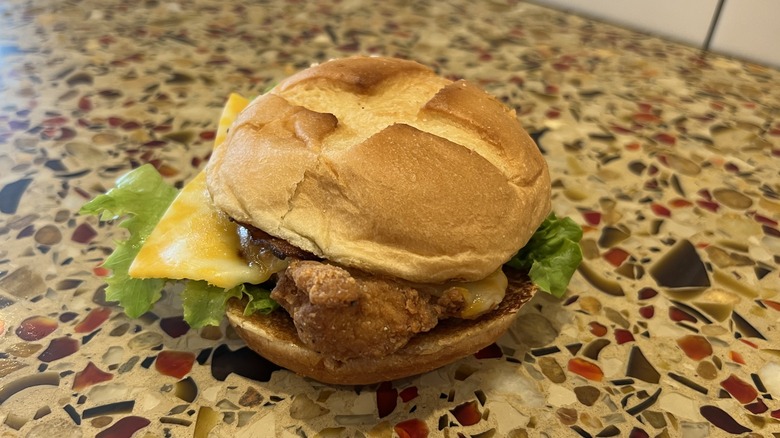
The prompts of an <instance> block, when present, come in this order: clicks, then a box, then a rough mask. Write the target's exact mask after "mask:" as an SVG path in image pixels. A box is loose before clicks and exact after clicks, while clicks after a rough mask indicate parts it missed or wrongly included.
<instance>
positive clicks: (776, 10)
mask: <svg viewBox="0 0 780 438" xmlns="http://www.w3.org/2000/svg"><path fill="white" fill-rule="evenodd" d="M710 50H712V51H714V52H720V53H725V54H727V55H731V56H734V57H737V58H744V59H748V60H751V61H755V62H759V63H762V64H769V65H772V66H775V67H780V1H777V0H726V3H725V4H724V6H723V11H722V12H721V15H720V19H719V20H718V25H717V27H716V28H715V34H714V35H713V37H712V42H711V44H710Z"/></svg>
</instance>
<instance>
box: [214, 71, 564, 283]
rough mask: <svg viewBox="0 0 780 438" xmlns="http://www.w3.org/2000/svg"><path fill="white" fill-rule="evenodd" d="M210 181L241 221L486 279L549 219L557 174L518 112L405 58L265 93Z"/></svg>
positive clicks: (386, 260)
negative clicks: (552, 177)
mask: <svg viewBox="0 0 780 438" xmlns="http://www.w3.org/2000/svg"><path fill="white" fill-rule="evenodd" d="M207 181H208V188H209V191H210V193H211V196H212V198H213V201H214V203H215V204H216V206H217V207H218V208H220V209H221V210H223V211H225V212H226V214H228V215H229V216H231V217H233V218H234V219H236V220H238V221H240V222H244V223H248V224H251V225H253V226H255V227H257V228H260V229H262V230H263V231H265V232H267V233H269V234H271V235H274V236H276V237H279V238H282V239H284V240H287V241H288V242H290V243H291V244H293V245H295V246H297V247H300V248H302V249H304V250H306V251H309V252H312V253H314V254H316V255H318V256H320V257H323V258H326V259H329V260H331V261H333V262H335V263H338V264H341V265H344V266H349V267H354V268H358V269H361V270H364V271H367V272H372V273H377V274H382V275H389V276H393V277H399V278H403V279H406V280H409V281H417V282H441V281H445V280H448V279H463V280H478V279H481V278H484V277H485V276H487V275H488V274H489V273H491V272H493V271H494V270H495V269H497V268H498V267H499V266H500V265H501V264H503V263H504V262H506V261H507V260H509V259H510V258H511V257H512V256H513V255H514V254H515V253H516V252H517V250H518V249H519V248H521V247H522V246H523V245H525V243H526V242H527V241H528V239H529V238H530V236H531V235H532V234H533V232H534V231H535V230H536V228H537V227H538V226H539V224H540V223H541V222H542V220H543V219H544V218H545V217H546V216H547V214H548V212H549V210H550V177H549V173H548V170H547V165H546V163H545V161H544V159H543V157H542V155H541V153H540V152H539V150H538V148H537V147H536V145H535V144H534V142H533V140H531V138H530V137H529V136H528V134H527V133H526V132H525V131H523V129H522V127H521V126H520V124H519V122H518V121H517V119H516V117H515V113H514V111H510V110H509V109H508V108H506V107H505V106H504V105H503V104H502V103H500V102H499V101H498V100H496V99H495V98H493V97H491V96H490V95H488V94H487V93H485V92H484V91H482V90H480V89H479V88H477V87H476V86H474V85H471V84H469V83H467V82H464V81H457V82H452V81H450V80H448V79H445V78H442V77H439V76H437V75H436V74H435V73H434V72H433V71H432V70H430V69H428V68H427V67H424V66H422V65H420V64H418V63H415V62H412V61H405V60H400V59H393V58H375V57H353V58H345V59H339V60H333V61H329V62H325V63H323V64H320V65H318V66H315V67H312V68H309V69H307V70H304V71H302V72H300V73H298V74H296V75H293V76H291V77H290V78H288V79H286V80H285V81H283V82H281V83H280V84H278V85H277V86H276V87H275V88H274V89H273V90H272V91H271V92H269V93H267V94H265V95H262V96H260V97H258V98H257V99H255V100H254V101H253V102H252V103H251V104H250V105H249V106H248V107H247V108H246V109H245V110H244V111H243V112H242V113H241V115H240V116H239V118H238V119H237V120H236V122H235V123H234V124H233V126H232V127H231V130H230V134H229V136H228V138H227V140H226V141H225V143H224V144H223V145H222V146H221V147H218V148H217V149H216V150H215V151H214V154H213V155H212V157H211V159H210V161H209V164H208V167H207Z"/></svg>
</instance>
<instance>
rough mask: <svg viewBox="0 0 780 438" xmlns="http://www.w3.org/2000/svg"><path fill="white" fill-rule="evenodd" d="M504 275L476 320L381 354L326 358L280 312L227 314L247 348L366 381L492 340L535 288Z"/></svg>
mask: <svg viewBox="0 0 780 438" xmlns="http://www.w3.org/2000/svg"><path fill="white" fill-rule="evenodd" d="M507 277H508V278H509V288H508V289H507V293H506V297H505V298H504V300H503V301H502V302H501V304H499V306H498V307H497V308H496V309H495V310H493V311H492V312H489V313H487V314H485V315H483V316H482V317H480V318H477V319H474V320H465V319H456V318H451V319H447V320H444V321H440V322H439V324H438V325H437V326H436V327H434V328H433V330H431V331H429V332H426V333H421V334H418V335H416V336H415V337H413V338H412V339H411V340H410V341H409V343H408V344H406V345H405V346H404V347H402V348H401V349H400V350H397V351H396V352H394V353H393V354H391V355H389V356H385V357H381V358H356V359H349V360H346V361H334V360H332V359H326V358H325V357H323V356H321V355H320V354H318V353H317V352H315V351H313V350H311V349H309V348H308V347H306V345H304V344H303V342H301V340H300V339H299V338H298V335H297V332H296V330H295V326H294V325H293V322H292V319H291V318H290V317H289V315H287V313H286V312H284V311H283V310H277V311H275V312H272V313H271V314H270V315H262V314H259V313H255V314H253V315H250V316H244V306H245V305H246V303H245V302H242V301H239V300H236V299H232V300H231V301H230V302H229V303H228V309H227V317H228V321H229V322H230V324H231V325H232V326H233V327H234V328H235V329H236V331H237V332H238V334H239V336H241V338H242V339H243V340H244V341H245V342H246V344H247V345H248V346H249V348H251V349H252V350H254V351H255V352H257V353H258V354H260V355H262V356H263V357H265V358H267V359H268V360H270V361H271V362H274V363H275V364H277V365H279V366H282V367H284V368H286V369H288V370H290V371H293V372H295V373H297V374H300V375H303V376H306V377H311V378H313V379H315V380H318V381H320V382H324V383H331V384H340V385H367V384H372V383H378V382H384V381H390V380H395V379H400V378H404V377H408V376H413V375H417V374H422V373H425V372H428V371H431V370H433V369H436V368H439V367H441V366H444V365H446V364H448V363H451V362H453V361H455V360H457V359H460V358H462V357H465V356H468V355H470V354H474V353H476V352H477V351H479V350H481V349H483V348H485V347H487V346H488V345H490V344H492V343H493V342H495V341H496V340H497V339H498V338H499V337H500V336H501V335H502V334H503V333H504V332H505V331H506V330H507V329H508V328H509V327H510V326H511V325H512V323H513V322H514V320H515V317H516V314H517V311H518V310H519V309H520V308H521V307H522V306H523V304H525V303H526V302H528V301H529V300H530V299H531V298H532V297H533V295H534V293H535V292H536V287H535V286H534V285H533V283H531V282H530V281H529V280H528V278H527V277H525V276H523V275H520V274H519V273H517V272H516V271H511V272H507Z"/></svg>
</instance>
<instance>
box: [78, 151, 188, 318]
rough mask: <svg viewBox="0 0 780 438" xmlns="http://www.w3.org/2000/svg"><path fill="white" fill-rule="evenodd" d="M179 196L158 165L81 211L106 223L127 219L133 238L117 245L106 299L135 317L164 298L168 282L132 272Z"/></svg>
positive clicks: (146, 168) (121, 183)
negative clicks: (158, 223)
mask: <svg viewBox="0 0 780 438" xmlns="http://www.w3.org/2000/svg"><path fill="white" fill-rule="evenodd" d="M177 193H178V190H176V188H175V187H173V186H171V185H169V184H168V183H166V182H165V181H163V178H162V176H160V174H159V173H158V172H157V170H156V169H155V168H154V166H152V165H151V164H145V165H143V166H141V167H139V168H137V169H134V170H132V171H130V172H128V173H127V174H125V175H124V176H122V177H121V178H119V179H118V180H117V181H116V186H115V187H114V188H112V189H111V190H109V191H108V192H106V193H105V194H103V195H98V196H97V197H95V199H93V200H91V201H90V202H88V203H86V204H84V206H83V207H81V209H80V210H79V214H91V215H95V216H98V217H99V218H100V220H102V221H106V220H114V219H119V218H121V217H127V219H125V220H124V221H122V223H120V224H119V226H120V227H123V228H126V229H127V231H129V237H128V238H127V240H124V241H120V242H117V247H116V249H115V250H114V252H113V253H112V254H111V255H110V256H109V257H108V258H107V259H106V261H105V262H104V263H103V266H104V267H106V268H108V269H110V270H111V272H112V274H111V275H110V276H109V277H107V278H106V284H107V287H106V300H108V301H118V302H119V304H120V305H121V306H122V307H123V308H124V310H125V313H126V314H127V315H128V316H129V317H131V318H137V317H139V316H141V315H143V314H144V313H145V312H147V311H148V310H149V309H150V308H151V307H152V305H153V304H154V303H155V302H157V300H159V299H160V297H161V296H162V288H163V286H164V285H165V281H166V280H165V279H157V278H155V279H137V278H131V277H130V275H129V274H128V270H129V269H130V265H131V264H132V263H133V259H135V256H136V255H137V254H138V251H140V249H141V246H143V243H144V241H145V240H146V238H147V237H148V236H149V234H150V233H151V232H152V230H153V229H154V227H155V225H157V222H159V221H160V218H161V217H162V216H163V214H165V211H166V210H167V209H168V206H169V205H170V204H171V202H173V199H174V198H175V197H176V194H177Z"/></svg>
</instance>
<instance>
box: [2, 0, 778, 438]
mask: <svg viewBox="0 0 780 438" xmlns="http://www.w3.org/2000/svg"><path fill="white" fill-rule="evenodd" d="M446 3H448V4H445V2H377V4H375V5H369V4H368V3H367V2H366V3H365V4H364V3H363V2H360V1H343V2H332V3H331V2H281V1H279V2H264V3H260V4H253V5H249V4H246V5H241V6H239V5H234V4H229V3H228V2H217V1H209V0H196V1H170V2H167V1H166V2H157V1H145V2H144V1H142V2H137V4H136V5H133V6H130V5H131V3H130V2H118V1H113V0H110V1H95V0H83V1H78V2H76V1H63V2H45V1H21V0H12V1H10V2H3V3H2V5H0V436H30V437H42V436H68V437H77V436H100V437H128V436H131V435H132V436H136V437H146V436H150V437H151V436H172V437H184V436H193V435H194V436H207V435H208V434H209V433H210V434H211V436H239V437H253V436H274V435H277V436H291V437H292V436H377V437H383V436H387V437H389V436H393V435H394V434H396V435H401V436H425V435H416V433H418V432H421V431H422V430H423V429H426V428H427V430H428V431H429V432H428V434H429V436H450V437H456V436H479V437H491V436H496V437H498V436H516V437H520V436H632V437H646V436H691V437H704V436H727V435H730V434H736V435H743V436H745V435H750V436H765V437H771V436H780V334H779V333H778V329H779V328H780V321H779V320H780V293H779V292H778V291H779V290H780V273H779V272H780V271H779V270H778V265H780V226H778V222H779V221H780V173H779V172H778V169H780V86H778V84H780V73H778V72H777V71H775V70H770V69H766V68H762V67H759V66H755V65H747V64H744V63H741V62H737V61H734V60H729V59H725V58H722V57H718V56H709V55H703V54H701V53H700V52H698V51H696V50H693V49H691V48H687V47H683V46H680V45H676V44H672V43H669V42H665V41H663V40H660V39H656V38H651V37H648V36H645V35H641V34H636V33H633V32H629V31H626V30H622V29H618V28H614V27H610V26H606V25H603V24H598V23H593V22H590V21H586V20H583V19H581V18H578V17H574V16H569V15H565V14H563V13H559V12H554V11H550V10H546V9H542V8H539V7H536V6H533V5H529V4H525V3H514V2H510V3H508V4H505V3H502V2H496V1H492V2H469V1H457V2H446ZM354 53H376V54H384V55H398V56H403V57H409V58H413V59H416V60H418V61H421V62H423V63H425V64H428V65H431V66H433V67H434V68H436V69H437V70H438V71H440V72H442V73H443V74H445V75H448V76H452V77H463V78H466V79H468V80H471V81H473V82H476V83H478V84H480V85H481V86H483V87H484V88H486V89H487V90H489V91H491V92H492V93H494V94H496V95H498V96H500V97H501V98H502V99H503V100H504V101H505V102H507V103H508V104H509V105H511V106H513V107H515V108H517V110H518V114H519V117H520V119H521V121H522V123H523V124H524V126H525V127H526V128H527V130H528V131H529V132H531V133H532V134H533V136H534V138H535V139H536V140H537V141H538V143H539V145H540V147H541V148H542V149H543V150H544V152H545V154H546V157H547V160H548V162H549V164H550V168H551V173H552V175H553V181H554V182H553V196H554V209H555V211H556V212H557V213H558V214H559V215H568V216H571V217H572V218H574V219H575V220H576V221H577V222H578V223H580V224H581V225H583V227H584V229H585V236H584V239H583V242H582V247H583V251H584V254H585V262H584V264H583V266H582V268H581V269H580V271H579V272H578V273H577V274H575V278H574V279H573V282H572V284H571V286H570V290H569V292H568V293H567V295H566V297H565V298H564V299H562V300H556V299H553V298H550V297H545V296H537V297H536V298H534V300H533V302H532V304H530V305H528V306H526V307H525V308H524V309H523V311H522V315H521V317H520V318H519V320H518V322H517V323H516V325H515V326H514V327H513V328H512V330H511V331H510V332H509V333H508V334H507V335H505V336H504V337H502V338H501V340H500V341H499V342H498V343H497V344H496V345H494V346H492V347H491V348H488V349H486V350H484V351H482V352H480V354H478V355H476V356H474V357H469V358H466V359H464V360H461V361H459V362H457V363H454V364H452V365H450V366H447V367H445V368H442V369H440V370H438V371H436V372H432V373H428V374H425V375H422V376H418V377H415V378H409V379H404V380H400V381H395V382H388V383H385V384H382V385H377V386H365V387H358V388H353V387H333V386H328V385H323V384H319V383H317V382H314V381H310V380H306V379H303V378H300V377H297V376H295V375H293V374H291V373H289V372H287V371H284V370H279V369H278V368H277V367H275V366H273V365H271V364H269V363H267V362H265V361H263V360H261V359H259V358H258V357H257V356H255V355H253V354H251V353H249V352H248V351H247V350H246V349H245V348H244V346H243V343H242V342H241V341H240V340H239V339H237V338H236V336H235V333H233V332H232V331H231V330H230V329H228V328H227V327H226V325H225V323H223V325H222V326H221V327H219V328H211V329H202V330H193V329H189V328H188V327H187V326H186V325H185V324H183V323H182V320H181V310H180V309H179V307H178V304H177V297H176V294H175V288H171V292H170V293H169V294H167V295H166V297H165V298H164V299H163V301H162V302H161V303H160V304H159V305H158V306H157V307H155V309H154V312H153V313H149V314H147V315H145V316H144V317H143V318H141V319H139V320H130V319H128V318H127V317H126V316H125V315H124V314H123V313H122V312H121V309H120V308H118V307H117V306H115V305H114V304H113V303H108V302H106V301H105V299H104V294H103V287H102V286H103V280H102V276H104V275H105V270H104V269H103V268H101V267H100V263H101V261H102V260H104V259H105V257H106V256H107V254H108V253H109V252H110V250H111V248H112V247H113V243H112V242H113V240H114V239H115V238H117V237H118V236H121V234H122V232H121V230H120V229H119V227H118V226H117V224H115V223H109V224H99V223H98V222H97V221H96V220H95V218H93V217H81V216H78V215H77V214H76V211H77V210H78V209H79V207H80V206H81V205H82V204H83V203H84V202H85V201H86V200H88V199H89V198H91V197H93V196H95V195H96V194H98V193H101V192H103V191H105V190H106V189H107V188H109V187H111V186H112V185H113V182H114V180H115V179H116V178H117V177H119V176H120V175H122V174H123V173H125V172H126V171H128V170H129V169H131V168H132V167H135V166H138V165H139V164H142V163H146V162H150V163H153V164H154V165H155V166H157V167H158V169H159V170H160V171H161V172H162V173H163V174H164V175H165V176H166V178H167V179H168V180H169V181H170V182H171V183H174V184H177V185H179V186H181V185H182V184H183V183H184V182H186V181H187V180H188V179H189V178H191V177H192V176H193V175H194V174H195V173H196V172H197V171H198V170H199V169H200V168H202V166H203V164H204V161H205V160H206V159H207V157H208V154H209V151H210V149H211V141H212V139H213V137H214V131H215V129H216V123H217V118H218V115H219V112H220V109H221V107H222V105H223V103H224V102H225V99H226V97H227V95H228V94H229V93H230V92H238V93H241V94H243V95H246V96H252V95H256V94H258V93H261V92H262V90H264V89H265V88H266V87H268V86H269V85H271V84H273V83H274V82H275V81H278V80H279V79H280V78H282V77H284V76H285V75H288V74H290V73H291V72H293V71H295V70H297V69H299V68H302V67H304V66H306V65H308V64H310V63H311V62H315V61H321V60H324V59H327V58H330V57H338V56H343V55H349V54H354ZM133 434H135V435H133ZM318 434H319V435H318ZM405 434H406V435H405ZM751 434H752V435H751Z"/></svg>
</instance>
